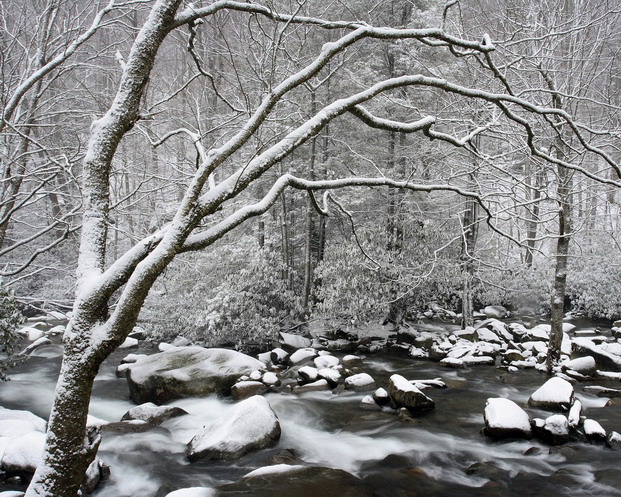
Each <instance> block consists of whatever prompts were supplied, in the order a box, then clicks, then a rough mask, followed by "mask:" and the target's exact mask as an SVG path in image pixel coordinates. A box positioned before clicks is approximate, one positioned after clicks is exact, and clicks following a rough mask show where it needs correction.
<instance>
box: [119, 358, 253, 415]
mask: <svg viewBox="0 0 621 497" xmlns="http://www.w3.org/2000/svg"><path fill="white" fill-rule="evenodd" d="M263 368H264V364H263V363H261V362H259V361H258V360H256V359H254V358H252V357H250V356H247V355H245V354H242V353H241V352H236V351H234V350H227V349H217V348H214V349H206V348H203V347H195V346H192V347H181V348H176V347H175V348H173V349H170V350H168V351H166V352H162V353H159V354H154V355H151V356H148V357H145V358H143V359H141V360H139V361H138V362H136V363H134V364H132V365H131V366H130V367H129V368H128V370H127V382H128V384H129V393H130V396H131V398H132V400H133V401H134V402H136V403H138V404H142V403H144V402H155V403H156V404H162V403H165V402H168V401H169V400H172V399H178V398H183V397H192V396H195V395H206V394H210V393H218V394H228V393H229V392H230V389H231V387H232V386H233V384H234V383H235V382H236V380H237V379H238V378H239V377H240V376H242V375H244V374H249V373H250V372H251V371H254V370H255V369H263Z"/></svg>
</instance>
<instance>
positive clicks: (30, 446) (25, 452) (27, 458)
mask: <svg viewBox="0 0 621 497" xmlns="http://www.w3.org/2000/svg"><path fill="white" fill-rule="evenodd" d="M44 445H45V433H42V432H40V431H31V432H30V433H26V434H23V435H20V436H16V437H11V438H9V440H8V443H7V444H6V446H5V448H4V454H3V456H2V461H1V462H0V466H1V467H2V469H4V470H5V471H6V472H8V473H34V471H35V469H37V466H38V465H39V464H40V462H41V455H42V454H43V446H44Z"/></svg>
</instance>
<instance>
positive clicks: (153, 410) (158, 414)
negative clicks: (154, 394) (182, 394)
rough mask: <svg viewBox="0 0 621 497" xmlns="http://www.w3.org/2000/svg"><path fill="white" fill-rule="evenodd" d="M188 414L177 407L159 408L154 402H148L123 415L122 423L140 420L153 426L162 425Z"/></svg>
mask: <svg viewBox="0 0 621 497" xmlns="http://www.w3.org/2000/svg"><path fill="white" fill-rule="evenodd" d="M185 414H187V412H186V411H185V410H184V409H181V408H180V407H175V406H158V405H155V404H154V403H153V402H146V403H144V404H141V405H139V406H136V407H132V408H131V409H130V410H129V411H127V412H126V413H125V414H123V417H122V418H121V421H130V420H140V421H146V422H147V423H151V424H156V425H157V424H160V423H163V422H164V421H166V420H167V419H170V418H176V417H179V416H183V415H185Z"/></svg>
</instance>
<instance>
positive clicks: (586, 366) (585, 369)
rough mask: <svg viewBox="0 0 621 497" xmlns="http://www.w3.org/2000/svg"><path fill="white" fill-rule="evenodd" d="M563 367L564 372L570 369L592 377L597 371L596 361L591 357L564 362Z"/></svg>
mask: <svg viewBox="0 0 621 497" xmlns="http://www.w3.org/2000/svg"><path fill="white" fill-rule="evenodd" d="M561 366H562V369H563V371H567V370H568V369H570V370H572V371H576V372H578V373H581V374H584V375H591V374H593V373H595V371H596V370H597V365H596V364H595V359H594V358H593V356H590V355H588V356H585V357H578V358H577V359H572V360H571V361H567V362H564V363H563V364H562V365H561Z"/></svg>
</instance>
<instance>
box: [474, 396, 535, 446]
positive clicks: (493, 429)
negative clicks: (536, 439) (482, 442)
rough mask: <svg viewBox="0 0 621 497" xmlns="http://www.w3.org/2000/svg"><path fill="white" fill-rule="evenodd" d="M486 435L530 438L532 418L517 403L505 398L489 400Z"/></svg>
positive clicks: (486, 413)
mask: <svg viewBox="0 0 621 497" xmlns="http://www.w3.org/2000/svg"><path fill="white" fill-rule="evenodd" d="M483 418H484V420H485V428H484V431H485V434H486V435H489V436H490V437H496V438H509V437H520V438H530V436H531V426H530V418H529V417H528V414H527V413H526V411H524V409H522V408H521V407H520V406H518V405H517V404H516V403H515V402H513V401H512V400H509V399H503V398H490V399H487V403H486V404H485V412H484V414H483Z"/></svg>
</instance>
